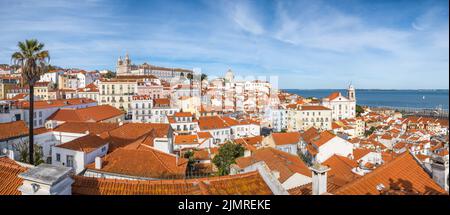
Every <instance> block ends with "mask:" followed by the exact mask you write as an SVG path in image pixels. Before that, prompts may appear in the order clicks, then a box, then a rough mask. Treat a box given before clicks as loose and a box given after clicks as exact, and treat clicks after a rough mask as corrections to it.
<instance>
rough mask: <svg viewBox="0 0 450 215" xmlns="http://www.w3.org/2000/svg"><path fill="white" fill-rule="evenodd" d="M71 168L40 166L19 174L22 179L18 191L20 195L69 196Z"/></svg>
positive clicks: (71, 181) (70, 192)
mask: <svg viewBox="0 0 450 215" xmlns="http://www.w3.org/2000/svg"><path fill="white" fill-rule="evenodd" d="M71 172H72V168H70V167H63V166H53V165H50V164H40V165H39V166H36V167H33V168H30V169H28V171H26V172H24V173H21V174H19V178H22V179H23V183H22V185H21V186H20V187H19V188H18V190H19V191H20V192H21V193H22V195H71V194H72V184H73V182H74V181H73V179H72V178H71V177H70V173H71Z"/></svg>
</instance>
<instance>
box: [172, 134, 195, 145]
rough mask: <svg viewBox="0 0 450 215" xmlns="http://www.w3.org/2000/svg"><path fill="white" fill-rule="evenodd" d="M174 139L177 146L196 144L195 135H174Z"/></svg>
mask: <svg viewBox="0 0 450 215" xmlns="http://www.w3.org/2000/svg"><path fill="white" fill-rule="evenodd" d="M174 138H175V140H174V144H177V145H181V144H183V145H187V144H198V137H197V135H176V136H174Z"/></svg>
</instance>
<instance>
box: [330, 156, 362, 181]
mask: <svg viewBox="0 0 450 215" xmlns="http://www.w3.org/2000/svg"><path fill="white" fill-rule="evenodd" d="M323 165H326V166H328V167H330V171H329V172H328V176H330V177H331V176H332V177H335V178H336V179H339V180H340V181H342V182H343V183H348V182H350V181H353V180H355V179H356V178H358V177H359V176H358V175H356V174H355V173H353V172H352V169H353V168H355V167H357V166H358V163H357V162H356V161H353V160H350V159H349V158H346V157H343V156H339V155H333V156H331V157H330V158H328V159H327V160H326V161H324V162H323Z"/></svg>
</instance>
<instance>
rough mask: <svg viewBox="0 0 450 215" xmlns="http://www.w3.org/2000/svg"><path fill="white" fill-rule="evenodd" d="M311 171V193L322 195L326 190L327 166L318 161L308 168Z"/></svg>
mask: <svg viewBox="0 0 450 215" xmlns="http://www.w3.org/2000/svg"><path fill="white" fill-rule="evenodd" d="M309 169H310V170H311V171H312V195H322V194H325V193H326V192H327V172H328V171H329V170H330V168H328V167H327V166H324V165H321V164H319V163H316V164H314V165H313V166H312V167H310V168H309Z"/></svg>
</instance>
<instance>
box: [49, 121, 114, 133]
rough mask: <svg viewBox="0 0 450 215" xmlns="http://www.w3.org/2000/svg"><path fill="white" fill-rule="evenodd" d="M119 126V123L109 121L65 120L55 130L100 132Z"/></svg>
mask: <svg viewBox="0 0 450 215" xmlns="http://www.w3.org/2000/svg"><path fill="white" fill-rule="evenodd" d="M118 127H119V123H107V122H65V123H63V124H62V125H59V126H58V127H56V128H55V129H53V131H58V132H68V133H78V134H82V133H85V132H86V131H88V132H89V134H100V133H103V132H107V131H111V130H114V129H116V128H118Z"/></svg>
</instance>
